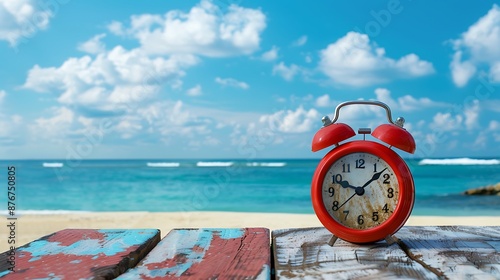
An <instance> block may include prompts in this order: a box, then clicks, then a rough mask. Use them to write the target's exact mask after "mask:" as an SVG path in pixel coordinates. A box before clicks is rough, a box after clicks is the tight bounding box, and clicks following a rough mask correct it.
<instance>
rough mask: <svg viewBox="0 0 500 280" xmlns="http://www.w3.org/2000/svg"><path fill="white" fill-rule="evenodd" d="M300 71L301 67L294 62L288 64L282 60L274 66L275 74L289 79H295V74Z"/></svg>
mask: <svg viewBox="0 0 500 280" xmlns="http://www.w3.org/2000/svg"><path fill="white" fill-rule="evenodd" d="M299 72H300V67H299V66H297V65H295V64H292V65H290V66H286V65H285V63H283V62H280V63H279V64H277V65H274V67H273V75H280V76H281V77H282V78H283V79H285V80H287V81H291V80H293V78H294V77H295V75H297V74H298V73H299Z"/></svg>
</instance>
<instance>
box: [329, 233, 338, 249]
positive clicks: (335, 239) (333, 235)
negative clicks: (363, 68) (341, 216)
mask: <svg viewBox="0 0 500 280" xmlns="http://www.w3.org/2000/svg"><path fill="white" fill-rule="evenodd" d="M337 239H339V238H338V237H337V236H335V234H332V238H331V239H330V241H328V245H330V247H333V244H335V242H336V241H337Z"/></svg>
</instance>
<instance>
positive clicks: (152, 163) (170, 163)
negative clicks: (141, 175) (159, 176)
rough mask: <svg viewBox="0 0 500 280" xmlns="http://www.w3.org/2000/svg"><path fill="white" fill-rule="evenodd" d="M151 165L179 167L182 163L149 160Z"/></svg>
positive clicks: (148, 164)
mask: <svg viewBox="0 0 500 280" xmlns="http://www.w3.org/2000/svg"><path fill="white" fill-rule="evenodd" d="M146 165H147V166H149V167H179V166H180V165H181V164H180V163H178V162H148V163H147V164H146Z"/></svg>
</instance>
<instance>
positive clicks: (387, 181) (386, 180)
mask: <svg viewBox="0 0 500 280" xmlns="http://www.w3.org/2000/svg"><path fill="white" fill-rule="evenodd" d="M390 178H391V175H389V174H384V184H390V183H391V182H390V181H389V179H390Z"/></svg>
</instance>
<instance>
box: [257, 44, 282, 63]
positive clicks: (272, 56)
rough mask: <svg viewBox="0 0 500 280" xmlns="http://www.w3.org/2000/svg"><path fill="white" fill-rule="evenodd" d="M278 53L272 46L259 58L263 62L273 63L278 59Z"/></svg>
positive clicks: (277, 49) (276, 48)
mask: <svg viewBox="0 0 500 280" xmlns="http://www.w3.org/2000/svg"><path fill="white" fill-rule="evenodd" d="M278 51H279V48H278V47H276V46H273V47H272V48H271V49H270V50H268V51H267V52H265V53H263V54H262V56H261V58H262V60H264V61H273V60H276V59H277V58H278Z"/></svg>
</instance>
